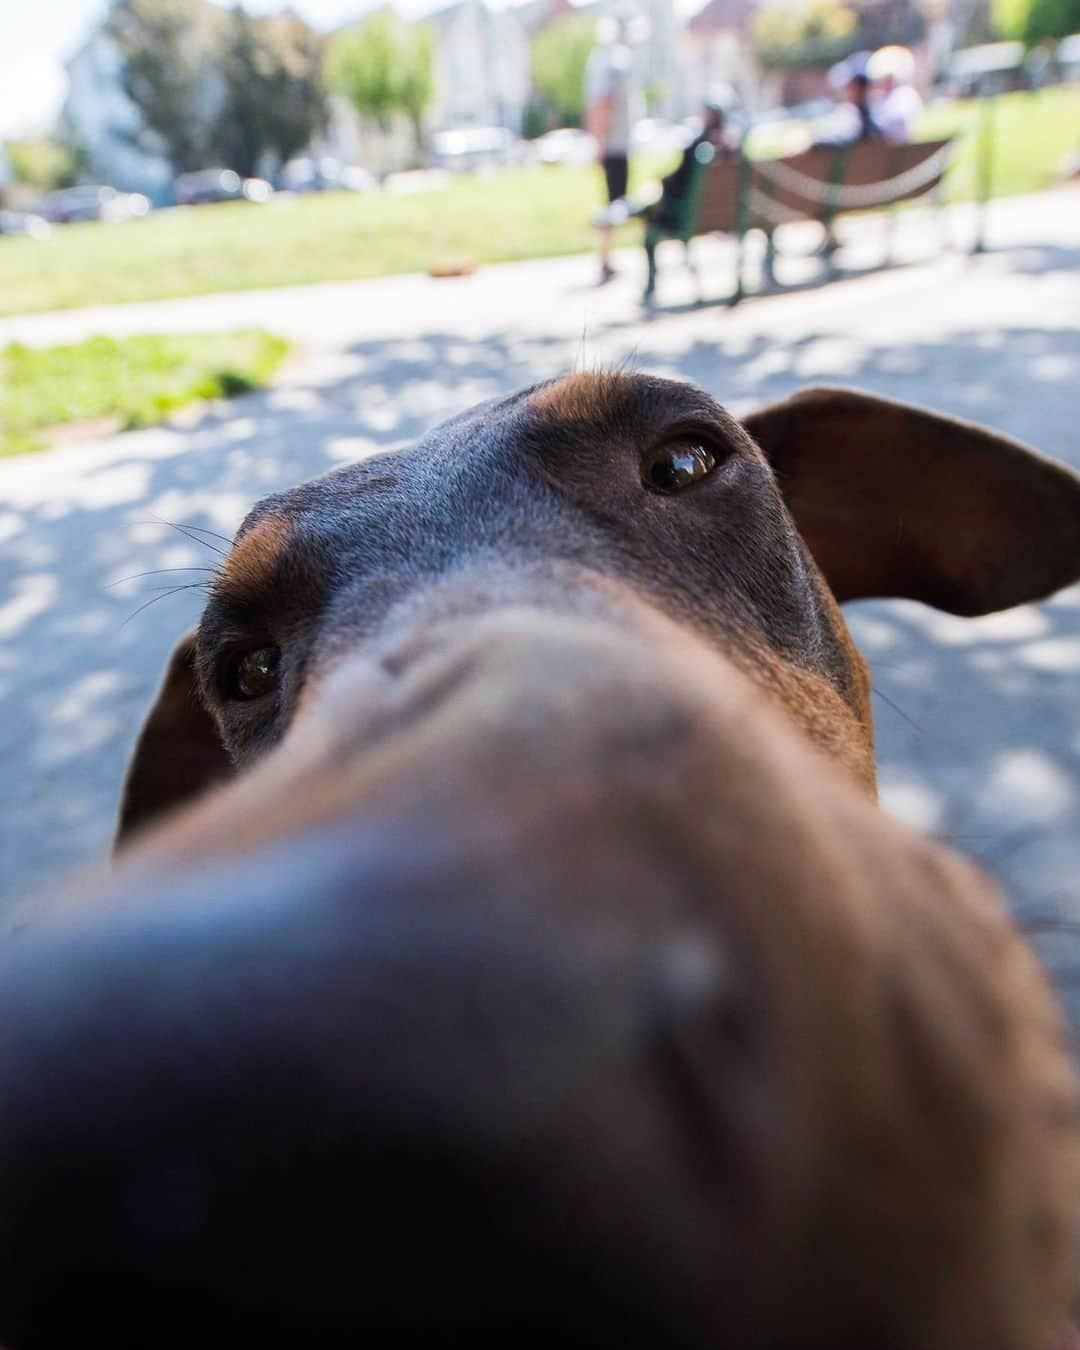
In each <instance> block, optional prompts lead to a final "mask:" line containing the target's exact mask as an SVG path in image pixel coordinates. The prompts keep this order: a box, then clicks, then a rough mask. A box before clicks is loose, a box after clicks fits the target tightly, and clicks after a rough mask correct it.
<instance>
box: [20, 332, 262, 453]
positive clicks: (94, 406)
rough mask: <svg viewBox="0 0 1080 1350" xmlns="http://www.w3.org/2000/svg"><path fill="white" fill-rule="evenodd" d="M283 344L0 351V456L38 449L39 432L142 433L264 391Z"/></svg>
mask: <svg viewBox="0 0 1080 1350" xmlns="http://www.w3.org/2000/svg"><path fill="white" fill-rule="evenodd" d="M287 351H288V343H287V342H285V341H284V339H282V338H279V337H275V336H273V335H272V334H270V333H264V332H260V331H251V332H236V333H214V334H209V335H199V334H191V335H184V336H182V337H169V336H164V337H158V336H149V337H129V338H107V337H95V338H90V339H89V340H88V341H86V342H79V343H75V344H72V345H70V346H62V347H45V348H34V347H24V346H22V345H21V344H19V343H12V344H11V345H9V346H7V347H5V348H3V349H0V455H12V454H20V453H23V452H25V451H27V450H39V449H41V448H43V447H44V446H45V445H47V444H48V439H49V438H48V436H47V435H46V434H45V433H46V431H47V430H49V429H51V428H54V427H59V426H63V425H64V424H69V423H72V422H84V421H93V420H95V419H98V418H110V419H116V420H117V421H118V422H119V424H120V425H121V426H123V427H142V426H149V425H150V424H152V423H154V422H160V421H161V420H162V419H163V418H165V417H167V416H168V415H169V413H171V412H173V411H174V410H175V409H177V408H182V407H184V406H185V405H186V404H189V403H196V402H199V401H200V400H203V399H212V398H230V397H232V396H233V395H236V394H242V393H245V392H246V391H247V390H249V389H256V388H258V387H259V386H260V385H263V384H265V383H266V382H267V381H268V380H269V379H270V378H271V376H272V375H273V374H274V372H275V371H276V370H277V368H278V366H279V365H280V364H281V362H282V360H283V358H284V356H285V354H286V352H287Z"/></svg>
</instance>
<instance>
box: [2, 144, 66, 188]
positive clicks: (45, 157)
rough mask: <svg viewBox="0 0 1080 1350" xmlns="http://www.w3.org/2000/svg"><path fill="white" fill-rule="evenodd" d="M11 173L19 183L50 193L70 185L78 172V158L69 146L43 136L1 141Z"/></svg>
mask: <svg viewBox="0 0 1080 1350" xmlns="http://www.w3.org/2000/svg"><path fill="white" fill-rule="evenodd" d="M3 148H4V151H5V152H6V153H7V158H8V163H9V164H10V165H11V172H12V173H13V174H14V176H15V179H16V181H17V182H19V183H27V184H29V186H30V187H35V188H40V189H42V190H44V191H45V192H51V191H52V190H53V189H54V188H63V187H70V186H71V185H72V183H74V182H75V180H76V177H77V175H78V171H79V157H78V155H77V154H76V152H75V151H74V150H73V149H72V148H71V147H70V146H68V145H64V144H63V142H61V141H57V140H51V139H49V138H48V137H43V138H41V139H39V140H33V139H31V140H15V141H6V142H5V143H4V147H3Z"/></svg>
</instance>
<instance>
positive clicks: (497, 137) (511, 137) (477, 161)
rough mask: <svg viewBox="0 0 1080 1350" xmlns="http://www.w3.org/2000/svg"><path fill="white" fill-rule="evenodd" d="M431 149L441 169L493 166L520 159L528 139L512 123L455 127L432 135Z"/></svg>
mask: <svg viewBox="0 0 1080 1350" xmlns="http://www.w3.org/2000/svg"><path fill="white" fill-rule="evenodd" d="M431 152H432V162H433V163H434V164H435V165H436V166H437V167H438V168H441V169H450V170H459V169H490V168H495V167H498V166H500V165H503V164H515V163H520V161H521V160H522V159H523V158H524V142H523V141H522V140H521V137H520V136H515V134H514V133H513V132H512V131H511V130H510V128H509V127H451V128H449V129H448V130H447V131H437V132H436V133H435V135H434V136H432V138H431Z"/></svg>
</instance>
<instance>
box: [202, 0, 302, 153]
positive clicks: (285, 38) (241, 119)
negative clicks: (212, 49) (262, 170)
mask: <svg viewBox="0 0 1080 1350" xmlns="http://www.w3.org/2000/svg"><path fill="white" fill-rule="evenodd" d="M217 46H218V61H219V67H220V72H221V81H222V99H221V104H220V109H219V111H218V114H217V116H216V118H215V119H214V126H213V129H212V132H211V136H210V142H211V150H212V151H213V158H214V159H216V160H219V161H220V162H221V163H222V164H224V165H226V166H227V167H228V168H230V169H235V170H236V172H237V173H239V174H241V175H243V176H247V175H250V174H253V173H255V172H256V171H257V170H258V168H259V166H260V162H261V160H262V157H263V155H264V154H266V153H269V154H270V155H271V156H272V157H273V158H275V159H276V160H277V161H278V163H279V164H283V163H285V161H287V160H289V159H291V158H292V156H293V155H295V154H297V153H298V152H299V151H300V150H302V149H303V148H304V147H305V146H306V145H307V144H308V143H309V141H310V140H311V139H312V137H313V136H315V135H316V134H317V133H318V132H320V131H321V130H322V129H323V128H324V127H325V125H326V95H325V89H324V87H323V77H322V56H323V53H322V43H321V41H320V39H319V38H318V36H317V34H315V33H314V32H313V31H312V30H311V29H310V28H309V27H308V26H307V24H305V23H304V22H303V21H302V20H301V19H299V18H297V17H296V16H295V15H292V14H284V15H280V16H273V17H269V18H265V19H254V18H252V17H251V15H249V14H248V13H247V12H246V10H244V9H243V8H242V6H240V5H237V6H236V7H235V8H234V9H233V10H232V12H231V13H230V15H229V17H228V20H227V21H226V23H225V24H224V25H223V27H222V31H221V33H220V35H219V39H218V44H217Z"/></svg>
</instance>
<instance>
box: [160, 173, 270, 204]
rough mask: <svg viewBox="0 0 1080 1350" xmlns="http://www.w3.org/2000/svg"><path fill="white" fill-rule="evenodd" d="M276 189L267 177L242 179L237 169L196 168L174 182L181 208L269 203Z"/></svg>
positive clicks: (174, 190)
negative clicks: (240, 202) (217, 204)
mask: <svg viewBox="0 0 1080 1350" xmlns="http://www.w3.org/2000/svg"><path fill="white" fill-rule="evenodd" d="M273 191H274V187H273V184H272V183H268V182H267V180H266V179H265V178H241V177H240V175H239V174H238V173H237V172H236V171H235V170H234V169H196V170H194V172H192V173H182V174H181V175H180V177H179V178H177V179H176V180H175V181H174V182H173V192H174V193H175V195H176V201H177V204H178V205H180V206H205V205H207V204H209V203H211V202H236V201H249V202H265V201H267V200H268V199H269V198H270V197H271V196H272V195H273Z"/></svg>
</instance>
